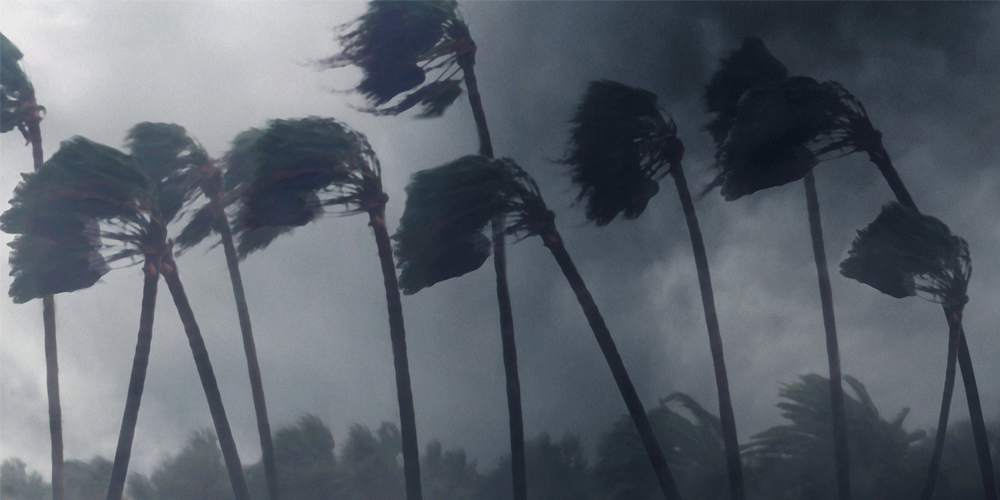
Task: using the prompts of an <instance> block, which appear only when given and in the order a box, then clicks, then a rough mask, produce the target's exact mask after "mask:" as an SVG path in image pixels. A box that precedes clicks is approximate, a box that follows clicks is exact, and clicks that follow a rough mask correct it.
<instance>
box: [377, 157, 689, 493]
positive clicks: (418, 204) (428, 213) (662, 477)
mask: <svg viewBox="0 0 1000 500" xmlns="http://www.w3.org/2000/svg"><path fill="white" fill-rule="evenodd" d="M407 193H409V195H410V196H411V197H413V199H412V200H411V199H407V203H406V209H405V210H404V213H403V218H402V220H401V222H400V228H399V233H398V234H397V235H396V238H397V241H398V242H399V247H398V248H399V260H400V263H399V267H400V268H402V273H401V277H400V280H401V281H402V282H403V283H404V284H409V283H417V284H419V283H420V282H421V280H425V279H428V275H427V274H426V273H425V272H424V271H423V270H424V269H426V268H428V266H427V265H426V264H427V263H428V262H434V261H435V260H437V259H441V258H442V256H447V258H448V259H451V260H453V261H454V262H457V263H459V265H458V266H457V268H458V269H459V270H461V269H464V268H465V267H466V266H472V265H473V264H475V263H476V262H480V263H481V262H482V261H483V260H485V257H484V256H483V252H485V251H488V250H487V248H488V247H485V246H484V245H483V244H482V243H483V240H484V237H483V236H482V235H481V234H479V233H481V232H482V231H483V230H484V228H485V226H486V223H487V221H490V220H491V219H493V218H495V217H498V216H499V217H504V218H505V219H506V221H507V223H508V225H507V228H506V230H505V232H506V234H508V235H511V236H518V235H520V237H519V238H520V239H524V238H526V237H528V236H534V235H537V236H540V237H541V238H542V242H543V244H544V245H545V246H546V247H547V248H548V249H549V251H551V252H552V256H553V257H555V259H556V262H557V263H558V264H559V267H560V269H561V270H562V271H563V274H564V275H565V276H566V279H567V280H568V281H569V284H570V287H571V288H572V289H573V292H574V293H575V294H576V297H577V300H578V301H579V302H580V306H581V307H582V308H583V312H584V315H585V316H586V317H587V321H588V322H589V323H590V327H591V329H592V330H593V332H594V336H595V337H596V339H597V343H598V345H599V346H600V348H601V352H602V353H603V354H604V357H605V359H606V360H607V363H608V366H609V368H610V369H611V374H612V375H613V376H614V379H615V383H616V384H617V385H618V390H619V391H620V392H621V395H622V399H624V400H625V406H626V407H627V408H628V411H629V415H630V416H631V417H632V420H633V422H634V423H635V426H636V429H637V430H638V432H639V436H640V439H641V441H642V444H643V446H644V448H645V449H646V453H647V454H648V455H649V459H650V461H651V462H652V465H653V469H654V470H655V471H656V474H657V480H658V481H659V483H660V488H661V489H662V490H663V494H664V496H665V497H666V498H667V499H676V498H678V496H679V495H678V493H677V486H676V484H675V483H674V479H673V477H672V476H671V474H670V469H669V467H668V465H667V461H666V459H665V457H664V454H663V450H662V449H661V448H660V446H659V444H658V443H657V441H656V436H655V435H654V434H653V430H652V427H651V426H650V424H649V418H648V417H647V415H646V411H645V409H644V408H643V406H642V401H641V400H640V399H639V396H638V394H637V393H636V391H635V386H633V385H632V381H631V379H630V378H629V375H628V371H627V370H626V369H625V365H624V363H623V362H622V359H621V356H620V355H619V354H618V349H617V347H616V346H615V343H614V340H613V339H612V338H611V333H610V332H609V331H608V327H607V325H606V324H605V323H604V318H603V317H602V316H601V313H600V310H599V309H598V308H597V304H596V303H594V299H593V297H592V296H591V295H590V292H589V291H588V290H587V286H586V284H585V283H584V282H583V278H581V277H580V273H579V272H578V271H577V269H576V266H575V265H574V264H573V260H572V259H571V258H570V256H569V253H568V252H567V251H566V247H565V246H564V245H563V241H562V237H561V236H560V235H559V232H558V231H557V230H556V227H555V213H554V212H552V211H551V210H549V209H548V207H546V205H545V202H544V201H543V200H542V197H541V193H540V192H539V190H538V185H537V184H535V181H534V179H532V178H531V176H529V175H528V174H527V173H526V172H525V171H524V170H523V169H522V168H521V167H520V166H518V165H517V164H516V163H514V162H513V161H512V160H510V159H506V158H504V159H500V160H494V159H491V158H487V157H485V156H480V155H470V156H465V157H462V158H459V159H457V160H455V161H453V162H451V163H448V164H445V165H442V166H440V167H436V168H434V169H430V170H425V171H423V172H419V173H418V174H416V175H415V176H414V177H413V180H412V181H411V182H410V184H409V186H407ZM411 221H412V222H411ZM420 221H424V222H426V225H422V226H419V225H418V224H419V223H420ZM477 235H478V236H477ZM430 267H431V268H433V266H430ZM411 280H412V281H411Z"/></svg>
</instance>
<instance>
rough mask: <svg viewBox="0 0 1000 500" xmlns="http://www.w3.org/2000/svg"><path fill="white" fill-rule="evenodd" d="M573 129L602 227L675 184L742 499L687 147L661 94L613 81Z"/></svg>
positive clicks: (581, 111)
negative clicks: (687, 174) (666, 183)
mask: <svg viewBox="0 0 1000 500" xmlns="http://www.w3.org/2000/svg"><path fill="white" fill-rule="evenodd" d="M571 123H573V124H574V128H573V131H572V134H571V139H570V151H569V153H568V154H567V156H566V158H565V159H564V160H562V162H563V163H565V164H568V165H570V166H572V173H573V182H574V183H575V184H577V185H578V186H580V194H579V196H578V197H577V200H584V199H586V200H587V219H588V220H590V221H594V222H596V223H597V225H599V226H603V225H606V224H608V223H609V222H611V220H613V219H614V218H615V217H617V216H618V214H619V213H622V214H623V217H624V218H626V219H634V218H636V217H638V216H639V215H640V214H642V212H643V211H644V210H645V208H646V204H647V203H648V202H649V199H650V198H652V197H653V196H654V195H655V194H656V193H657V192H658V191H659V184H657V181H659V180H660V179H661V178H662V177H663V176H665V175H667V174H670V175H672V176H673V178H674V183H675V184H676V186H677V194H678V196H679V198H680V200H681V206H682V207H683V210H684V216H685V219H686V221H687V225H688V231H689V233H690V236H691V247H692V249H693V251H694V257H695V265H696V266H697V268H698V284H699V286H700V289H701V301H702V307H703V309H704V311H705V323H706V325H707V327H708V339H709V347H710V348H711V352H712V360H713V363H714V368H715V382H716V387H717V389H718V395H719V414H720V415H721V422H722V430H723V433H722V434H723V437H724V441H725V455H726V464H727V469H728V472H729V488H730V496H731V498H734V499H742V498H744V497H745V494H744V490H743V469H742V467H741V465H740V449H739V441H738V439H737V437H736V418H735V417H734V416H733V404H732V399H731V398H730V396H729V378H728V376H727V375H726V362H725V358H724V357H723V353H722V335H721V333H720V331H719V319H718V317H717V315H716V312H715V298H714V294H713V293H712V278H711V274H709V269H708V257H707V256H706V254H705V243H704V241H703V240H702V237H701V228H700V227H699V226H698V216H697V214H695V211H694V203H693V202H692V200H691V193H690V191H688V187H687V181H686V180H685V178H684V169H683V167H682V166H681V159H682V157H683V155H684V144H683V143H682V142H681V141H680V139H678V138H677V126H676V125H675V124H674V122H673V120H670V121H669V122H668V121H666V120H664V119H663V116H662V114H661V113H660V109H659V107H658V105H657V97H656V94H653V93H652V92H649V91H646V90H642V89H637V88H633V87H629V86H627V85H623V84H621V83H618V82H612V81H607V80H604V81H595V82H591V83H590V85H589V86H588V87H587V92H586V94H585V95H584V97H583V101H582V102H581V103H580V105H579V107H578V108H577V111H576V115H575V116H574V117H573V119H572V121H571Z"/></svg>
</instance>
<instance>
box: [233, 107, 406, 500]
mask: <svg viewBox="0 0 1000 500" xmlns="http://www.w3.org/2000/svg"><path fill="white" fill-rule="evenodd" d="M250 156H251V158H252V161H253V164H254V168H253V172H254V176H253V179H252V180H251V181H250V182H249V183H248V186H247V188H246V191H245V192H244V193H243V197H242V202H243V205H242V207H241V209H240V213H239V215H238V222H237V234H238V235H239V237H240V239H241V244H242V243H244V242H256V245H257V246H256V247H257V248H263V247H264V246H266V245H267V244H268V243H270V241H271V240H273V239H274V238H275V237H277V236H278V234H279V231H270V232H267V231H264V232H262V231H261V230H266V229H267V228H278V229H279V230H280V229H282V228H285V227H287V226H302V225H305V224H308V223H309V222H311V221H312V220H314V219H315V218H316V217H317V216H318V215H319V214H320V213H321V212H322V210H323V207H325V206H339V207H341V208H342V210H343V212H342V213H343V214H344V215H349V214H358V213H367V214H368V217H369V225H370V226H371V227H372V230H373V231H374V233H375V244H376V246H377V247H378V254H379V261H380V263H381V265H382V275H383V279H384V283H385V295H386V303H387V307H388V314H389V336H390V338H391V340H392V353H393V361H394V366H395V371H396V394H397V398H398V401H399V416H400V430H401V433H402V440H403V450H402V451H403V470H404V476H405V479H406V496H407V498H408V499H409V500H419V499H420V498H422V496H421V490H420V462H419V458H420V457H419V450H418V448H417V425H416V417H415V414H414V410H413V392H412V390H411V388H410V369H409V361H408V360H407V355H406V330H405V328H404V326H403V306H402V302H401V301H400V295H399V285H398V282H397V280H396V268H395V264H394V261H393V257H392V243H391V241H390V239H389V233H388V230H387V229H386V226H385V204H386V202H387V201H388V199H389V196H388V195H386V194H385V192H384V191H383V190H382V172H381V167H380V166H379V162H378V158H377V157H376V156H375V153H374V152H373V151H372V149H371V146H370V145H369V144H368V140H367V139H366V138H365V136H364V135H362V134H361V133H359V132H357V131H355V130H352V129H351V128H349V127H347V126H346V125H344V124H342V123H340V122H338V121H336V120H334V119H331V118H318V117H309V118H303V119H297V120H272V121H271V122H270V124H269V126H268V127H267V129H266V130H264V132H263V133H262V134H260V136H259V137H258V138H257V139H256V140H255V141H254V142H253V144H252V146H251V150H250ZM320 195H322V196H323V198H322V199H321V198H320Z"/></svg>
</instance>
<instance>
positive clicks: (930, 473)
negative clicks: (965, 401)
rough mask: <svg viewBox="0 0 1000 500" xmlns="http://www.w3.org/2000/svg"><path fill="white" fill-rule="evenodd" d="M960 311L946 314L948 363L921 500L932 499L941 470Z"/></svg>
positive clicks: (953, 386) (959, 329)
mask: <svg viewBox="0 0 1000 500" xmlns="http://www.w3.org/2000/svg"><path fill="white" fill-rule="evenodd" d="M961 314H962V313H961V310H951V311H949V314H948V361H947V364H946V367H945V371H944V394H943V395H942V396H941V413H940V414H939V416H938V427H937V433H936V434H935V436H934V450H933V451H932V452H931V463H930V466H929V467H928V469H927V480H926V481H925V482H924V491H923V493H921V494H920V499H921V500H931V499H932V498H934V487H935V486H936V485H937V478H938V471H939V470H940V468H941V455H942V454H943V453H944V438H945V436H946V435H947V434H948V412H949V411H950V409H951V395H952V393H953V392H954V390H955V362H956V358H957V357H958V337H959V332H960V331H961V328H962V318H961Z"/></svg>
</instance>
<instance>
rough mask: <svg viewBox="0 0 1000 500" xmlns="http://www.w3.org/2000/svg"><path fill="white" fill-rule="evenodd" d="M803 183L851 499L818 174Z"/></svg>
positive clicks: (841, 478) (837, 456)
mask: <svg viewBox="0 0 1000 500" xmlns="http://www.w3.org/2000/svg"><path fill="white" fill-rule="evenodd" d="M803 182H804V184H805V186H806V209H807V211H808V212H809V232H810V233H811V234H812V244H813V256H814V257H815V260H816V275H817V278H818V279H819V297H820V302H821V303H822V306H823V329H824V330H825V331H826V357H827V362H828V363H829V365H830V408H831V411H832V414H833V415H832V416H833V455H834V460H835V461H836V464H837V493H838V498H840V500H848V499H850V498H851V478H850V454H849V450H848V443H849V442H850V441H848V437H847V417H846V415H845V412H844V387H843V385H841V373H840V347H839V346H838V345H837V323H836V320H835V318H834V315H833V291H832V289H831V287H830V272H829V270H828V269H827V263H826V249H825V248H824V247H823V226H822V224H820V218H819V197H818V196H817V195H816V177H815V176H813V173H812V170H810V171H809V172H808V173H807V174H806V176H805V178H804V179H803Z"/></svg>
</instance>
